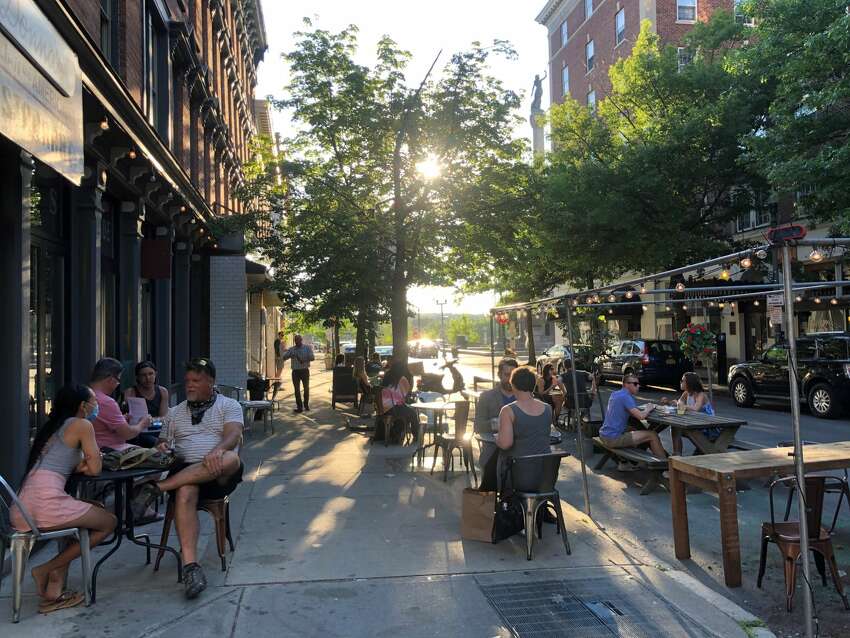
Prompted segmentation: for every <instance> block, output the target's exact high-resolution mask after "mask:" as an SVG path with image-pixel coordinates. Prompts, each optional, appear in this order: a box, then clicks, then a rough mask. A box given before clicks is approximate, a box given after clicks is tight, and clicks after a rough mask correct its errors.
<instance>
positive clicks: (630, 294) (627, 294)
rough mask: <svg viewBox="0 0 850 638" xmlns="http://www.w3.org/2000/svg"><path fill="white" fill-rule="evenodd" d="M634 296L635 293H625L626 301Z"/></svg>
mask: <svg viewBox="0 0 850 638" xmlns="http://www.w3.org/2000/svg"><path fill="white" fill-rule="evenodd" d="M634 296H635V293H634V292H632V291H631V290H627V291H626V299H631V298H632V297H634Z"/></svg>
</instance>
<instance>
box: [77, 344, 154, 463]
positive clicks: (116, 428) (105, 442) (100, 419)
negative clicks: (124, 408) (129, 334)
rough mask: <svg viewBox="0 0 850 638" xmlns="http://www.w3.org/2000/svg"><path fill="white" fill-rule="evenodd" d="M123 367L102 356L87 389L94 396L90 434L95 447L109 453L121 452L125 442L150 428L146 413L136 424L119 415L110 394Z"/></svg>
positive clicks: (125, 447) (116, 386) (127, 444)
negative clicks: (92, 431)
mask: <svg viewBox="0 0 850 638" xmlns="http://www.w3.org/2000/svg"><path fill="white" fill-rule="evenodd" d="M123 371H124V366H123V365H121V362H120V361H118V360H117V359H113V358H111V357H104V358H103V359H100V360H99V361H98V362H97V363H95V364H94V369H93V370H92V373H91V379H90V381H89V387H90V388H91V389H92V390H94V395H95V397H97V405H98V412H97V414H96V415H95V417H94V418H93V421H92V425H93V426H94V434H95V437H96V438H97V444H98V446H99V447H100V448H101V449H103V448H110V449H112V450H125V449H127V448H128V447H130V444H129V441H130V440H131V439H135V438H136V437H137V436H139V434H141V433H142V432H144V431H145V430H147V429H148V427H150V424H151V417H150V415H149V414H147V415H145V416H144V417H142V418H141V419H140V420H139V422H138V423H135V424H133V425H130V424H129V423H128V418H129V416H128V415H125V414H122V413H121V408H120V407H118V402H117V401H115V399H113V398H112V394H113V393H114V392H115V390H117V389H118V386H119V385H120V384H121V373H122V372H123Z"/></svg>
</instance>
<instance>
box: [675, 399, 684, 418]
mask: <svg viewBox="0 0 850 638" xmlns="http://www.w3.org/2000/svg"><path fill="white" fill-rule="evenodd" d="M676 414H678V415H679V416H683V415H684V414H685V404H684V403H682V402H681V401H676Z"/></svg>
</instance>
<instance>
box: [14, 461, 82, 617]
mask: <svg viewBox="0 0 850 638" xmlns="http://www.w3.org/2000/svg"><path fill="white" fill-rule="evenodd" d="M0 503H2V504H3V510H4V512H6V513H9V514H11V509H12V506H17V508H18V511H19V512H20V513H21V516H22V517H23V519H24V520H25V521H26V522H27V525H29V527H30V531H28V532H18V531H15V530H13V529H12V528H11V526H10V527H9V529H8V530H4V529H2V527H5V525H3V526H2V527H0V584H2V582H3V570H2V565H3V561H4V560H5V558H6V548H7V547H9V548H10V549H11V552H12V622H13V623H16V622H18V621H19V620H20V619H21V602H22V587H23V583H24V574H25V573H26V567H27V560H29V555H30V552H32V548H33V547H34V546H35V544H36V542H38V541H48V540H57V541H59V543H60V549H61V543H62V541H63V540H64V539H66V538H75V539H76V540H77V541H79V543H80V563H81V566H82V569H83V591H84V595H85V597H86V607H88V606H89V605H90V604H91V548H90V547H89V530H88V529H86V528H84V527H70V528H68V529H54V530H50V531H45V532H43V531H41V530H39V529H38V527H36V524H35V521H33V519H32V516H30V514H29V512H27V510H26V508H25V507H24V505H23V503H21V501H20V499H19V498H18V495H17V494H15V490H13V489H12V487H11V486H10V485H9V484H8V483H7V482H6V479H4V478H3V477H2V476H0Z"/></svg>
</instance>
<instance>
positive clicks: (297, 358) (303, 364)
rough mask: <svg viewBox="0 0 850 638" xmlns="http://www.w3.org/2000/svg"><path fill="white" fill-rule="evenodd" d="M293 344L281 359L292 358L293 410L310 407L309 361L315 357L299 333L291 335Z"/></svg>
mask: <svg viewBox="0 0 850 638" xmlns="http://www.w3.org/2000/svg"><path fill="white" fill-rule="evenodd" d="M293 339H294V340H295V345H294V346H292V347H291V348H289V349H288V350H287V351H286V352H284V353H283V357H282V359H283V360H284V361H286V360H287V359H292V387H293V388H294V389H295V410H294V411H295V412H303V411H304V410H309V409H310V362H311V361H313V360H314V359H315V358H316V357H315V355H314V354H313V348H311V347H310V346H308V345H307V344H306V343H304V339H303V338H302V337H301V335H295V337H293ZM302 383H303V384H304V400H303V401H302V400H301V384H302Z"/></svg>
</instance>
